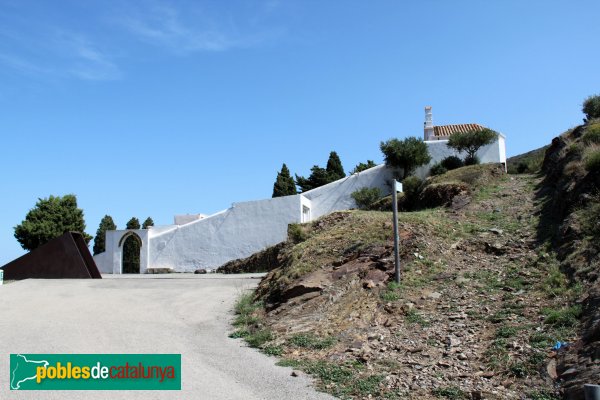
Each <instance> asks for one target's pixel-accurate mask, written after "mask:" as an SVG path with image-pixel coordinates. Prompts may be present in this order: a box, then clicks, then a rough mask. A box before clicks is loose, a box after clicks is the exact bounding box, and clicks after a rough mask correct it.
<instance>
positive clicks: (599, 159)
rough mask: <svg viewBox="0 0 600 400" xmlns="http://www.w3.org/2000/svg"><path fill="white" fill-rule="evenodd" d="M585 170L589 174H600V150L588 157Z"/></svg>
mask: <svg viewBox="0 0 600 400" xmlns="http://www.w3.org/2000/svg"><path fill="white" fill-rule="evenodd" d="M585 169H587V170H588V171H589V172H600V150H596V151H594V152H593V153H590V154H589V155H588V156H587V157H586V160H585Z"/></svg>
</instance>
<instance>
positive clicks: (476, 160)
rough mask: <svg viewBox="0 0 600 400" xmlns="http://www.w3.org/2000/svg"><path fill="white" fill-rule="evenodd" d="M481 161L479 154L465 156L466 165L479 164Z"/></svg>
mask: <svg viewBox="0 0 600 400" xmlns="http://www.w3.org/2000/svg"><path fill="white" fill-rule="evenodd" d="M480 163H481V161H479V157H477V156H467V157H465V165H479V164H480Z"/></svg>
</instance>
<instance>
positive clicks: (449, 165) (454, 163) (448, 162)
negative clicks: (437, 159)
mask: <svg viewBox="0 0 600 400" xmlns="http://www.w3.org/2000/svg"><path fill="white" fill-rule="evenodd" d="M441 164H442V166H443V167H444V168H446V169H447V170H448V171H452V170H453V169H457V168H460V167H463V166H464V165H465V163H464V162H463V160H461V159H460V158H458V157H456V156H449V157H446V158H444V159H443V160H442V162H441Z"/></svg>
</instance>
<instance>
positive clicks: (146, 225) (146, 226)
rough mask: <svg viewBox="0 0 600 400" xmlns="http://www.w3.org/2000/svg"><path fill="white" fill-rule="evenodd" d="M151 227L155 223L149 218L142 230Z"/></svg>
mask: <svg viewBox="0 0 600 400" xmlns="http://www.w3.org/2000/svg"><path fill="white" fill-rule="evenodd" d="M151 226H154V221H153V220H152V218H150V217H148V218H146V220H145V221H144V223H143V224H142V229H148V228H150V227H151Z"/></svg>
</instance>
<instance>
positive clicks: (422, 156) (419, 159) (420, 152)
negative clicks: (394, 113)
mask: <svg viewBox="0 0 600 400" xmlns="http://www.w3.org/2000/svg"><path fill="white" fill-rule="evenodd" d="M379 148H380V149H381V152H382V153H383V158H384V159H385V164H386V165H388V166H390V167H397V168H402V179H404V178H406V177H408V176H409V175H411V174H412V173H413V172H414V171H415V169H416V168H417V167H419V166H421V165H425V164H427V163H428V162H429V161H431V156H430V155H429V150H428V149H427V145H426V144H425V142H423V141H422V140H420V139H419V138H416V137H408V138H406V139H403V140H399V139H390V140H388V141H386V142H381V144H380V145H379Z"/></svg>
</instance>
